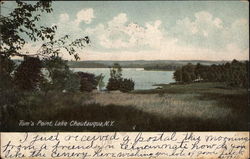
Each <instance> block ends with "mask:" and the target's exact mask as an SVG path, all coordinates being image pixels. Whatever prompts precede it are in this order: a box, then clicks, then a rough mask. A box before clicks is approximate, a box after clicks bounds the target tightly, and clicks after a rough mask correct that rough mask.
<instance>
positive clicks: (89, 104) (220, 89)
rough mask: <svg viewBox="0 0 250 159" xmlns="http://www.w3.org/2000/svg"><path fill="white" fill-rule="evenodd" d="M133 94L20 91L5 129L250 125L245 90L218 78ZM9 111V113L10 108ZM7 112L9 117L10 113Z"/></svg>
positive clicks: (228, 127)
mask: <svg viewBox="0 0 250 159" xmlns="http://www.w3.org/2000/svg"><path fill="white" fill-rule="evenodd" d="M161 87H162V89H153V90H138V91H134V92H131V93H121V92H106V93H101V92H92V93H61V92H49V93H48V94H42V93H32V94H31V93H27V94H25V93H24V94H23V95H22V98H21V99H20V101H19V102H18V105H17V106H15V107H13V108H9V109H8V110H7V111H8V112H9V113H6V116H5V119H4V121H5V122H6V124H5V127H4V128H2V129H3V130H4V131H27V130H29V131H62V130H63V131H239V130H248V126H247V121H248V120H247V119H248V116H247V115H248V112H249V107H248V95H247V90H244V89H237V88H227V87H226V86H225V85H224V84H222V83H192V84H183V85H181V84H171V85H164V84H162V85H161ZM10 112H11V113H10ZM8 115H9V116H8ZM19 120H25V121H34V122H38V121H39V120H43V121H56V120H58V121H62V120H64V121H68V122H69V121H72V120H75V121H95V122H101V121H115V122H114V125H113V126H109V127H87V126H78V127H69V126H68V127H63V126H62V127H60V126H57V127H51V126H44V127H41V126H33V127H30V126H26V127H25V126H23V127H20V126H18V123H19Z"/></svg>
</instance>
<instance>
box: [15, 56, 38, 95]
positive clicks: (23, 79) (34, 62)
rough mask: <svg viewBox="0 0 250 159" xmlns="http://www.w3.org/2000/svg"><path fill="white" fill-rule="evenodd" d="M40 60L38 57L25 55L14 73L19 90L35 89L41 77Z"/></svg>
mask: <svg viewBox="0 0 250 159" xmlns="http://www.w3.org/2000/svg"><path fill="white" fill-rule="evenodd" d="M41 68H42V61H40V59H39V58H34V57H25V59H24V61H23V62H22V63H21V64H20V65H19V66H18V68H17V69H16V71H15V73H14V82H15V85H16V86H17V88H19V89H21V90H29V91H30V90H35V89H38V88H39V84H40V82H41V80H42V79H43V76H42V72H41Z"/></svg>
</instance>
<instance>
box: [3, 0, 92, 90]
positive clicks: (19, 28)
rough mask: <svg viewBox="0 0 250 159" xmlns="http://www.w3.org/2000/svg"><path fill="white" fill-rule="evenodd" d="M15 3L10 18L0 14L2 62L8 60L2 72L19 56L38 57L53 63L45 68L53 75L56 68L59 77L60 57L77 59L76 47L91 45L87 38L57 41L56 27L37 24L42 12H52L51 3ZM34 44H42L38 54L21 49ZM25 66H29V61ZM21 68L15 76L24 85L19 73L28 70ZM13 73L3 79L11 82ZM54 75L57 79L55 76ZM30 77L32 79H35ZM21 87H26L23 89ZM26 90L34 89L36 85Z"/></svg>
mask: <svg viewBox="0 0 250 159" xmlns="http://www.w3.org/2000/svg"><path fill="white" fill-rule="evenodd" d="M4 3H6V2H1V5H3V4H4ZM16 4H17V7H16V8H14V9H13V10H12V11H11V12H10V13H9V14H8V15H2V14H1V15H0V24H1V30H0V31H1V34H0V43H1V45H0V59H1V62H2V61H5V62H4V64H1V69H0V70H9V68H12V66H13V65H12V62H8V61H12V60H11V57H14V56H15V57H17V56H18V57H23V58H25V59H28V57H36V58H37V59H38V58H39V59H40V60H41V61H43V60H45V61H50V60H51V61H52V62H51V63H50V64H49V65H45V66H48V68H46V69H47V70H49V72H50V73H51V72H53V68H56V71H57V75H59V74H60V73H59V72H58V71H60V70H59V69H58V68H57V67H58V64H59V65H60V62H62V60H60V59H57V58H58V57H59V55H60V54H62V53H63V52H65V51H66V52H68V53H69V54H70V55H72V56H74V58H75V59H76V60H78V59H79V55H78V53H77V51H76V48H83V47H85V46H86V45H87V44H89V43H90V40H89V38H88V37H87V36H85V37H83V38H79V39H75V40H74V41H69V36H68V35H65V36H63V37H61V38H58V39H55V34H56V29H57V26H52V27H47V26H39V25H38V24H39V23H38V22H39V21H40V18H41V13H43V12H45V13H51V12H52V11H53V9H52V7H51V5H52V4H51V1H39V2H35V3H29V2H23V1H16ZM1 7H2V6H1ZM3 7H4V6H3ZM35 41H42V42H43V44H42V45H41V47H40V49H39V50H37V52H32V53H30V52H23V51H22V48H23V47H24V45H25V44H26V43H30V42H35ZM56 59H57V61H58V62H59V63H56ZM38 61H39V60H37V62H38ZM25 63H27V61H26V62H25ZM38 65H40V62H39V63H38V64H37V66H38ZM22 67H23V66H22ZM22 67H20V68H19V70H18V71H16V75H17V76H18V77H15V81H19V82H21V81H22V82H25V81H24V80H23V77H22V78H21V73H18V72H20V71H25V70H24V69H23V68H22ZM30 69H32V68H30ZM37 71H38V70H37ZM62 71H66V73H69V74H72V73H70V72H69V71H68V70H66V68H65V69H64V70H62ZM11 72H12V71H0V77H1V79H5V81H12V80H11V79H12V76H11ZM64 73H65V72H64ZM27 75H31V74H27ZM39 76H40V75H39ZM53 76H54V77H55V75H53ZM3 77H4V78H3ZM50 77H52V74H50ZM58 77H59V76H58ZM27 78H30V79H32V78H33V77H27ZM8 79H10V80H8ZM43 83H44V84H46V83H48V82H46V80H45V81H44V82H43ZM20 85H22V84H20ZM20 85H19V86H20ZM47 86H48V85H47ZM21 87H22V88H24V87H23V86H21ZM27 87H30V88H31V87H33V86H27ZM47 88H49V87H47Z"/></svg>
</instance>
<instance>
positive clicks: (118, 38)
mask: <svg viewBox="0 0 250 159" xmlns="http://www.w3.org/2000/svg"><path fill="white" fill-rule="evenodd" d="M161 25H162V21H161V20H155V21H151V22H146V23H145V25H144V26H141V25H138V24H136V23H134V22H130V21H129V19H128V17H127V15H126V14H125V13H120V14H118V15H116V16H115V17H113V18H112V19H111V20H110V21H108V22H107V23H106V24H99V25H97V26H96V27H94V28H87V29H86V30H85V32H86V33H87V34H89V35H91V37H92V38H94V39H95V40H96V41H98V42H99V43H98V44H99V45H100V47H103V48H107V49H133V48H138V47H144V48H147V49H148V48H152V49H157V48H159V47H160V45H161V44H162V42H165V41H166V40H168V39H167V37H166V35H164V34H165V33H164V31H163V29H162V27H161Z"/></svg>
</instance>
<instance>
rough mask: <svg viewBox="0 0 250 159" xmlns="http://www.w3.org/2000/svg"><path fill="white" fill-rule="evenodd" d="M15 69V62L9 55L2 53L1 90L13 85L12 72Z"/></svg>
mask: <svg viewBox="0 0 250 159" xmlns="http://www.w3.org/2000/svg"><path fill="white" fill-rule="evenodd" d="M14 69H15V63H14V62H13V61H12V60H11V59H10V58H8V57H4V56H1V55H0V81H1V82H0V90H6V89H8V88H12V87H13V83H12V81H13V78H12V76H11V73H12V72H13V71H14Z"/></svg>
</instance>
